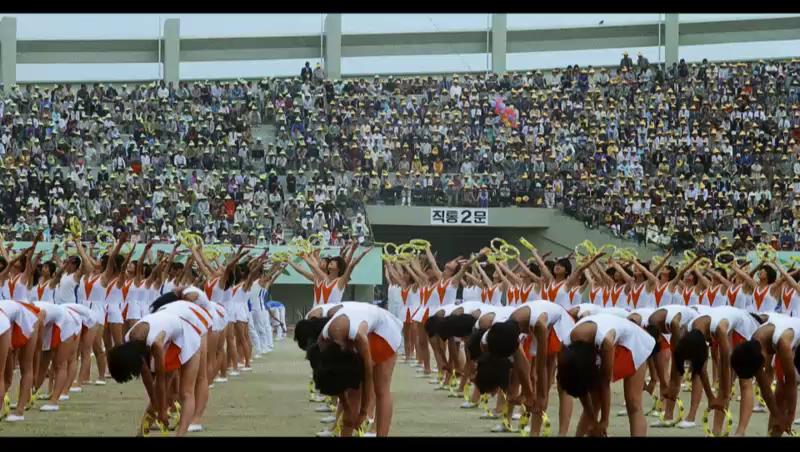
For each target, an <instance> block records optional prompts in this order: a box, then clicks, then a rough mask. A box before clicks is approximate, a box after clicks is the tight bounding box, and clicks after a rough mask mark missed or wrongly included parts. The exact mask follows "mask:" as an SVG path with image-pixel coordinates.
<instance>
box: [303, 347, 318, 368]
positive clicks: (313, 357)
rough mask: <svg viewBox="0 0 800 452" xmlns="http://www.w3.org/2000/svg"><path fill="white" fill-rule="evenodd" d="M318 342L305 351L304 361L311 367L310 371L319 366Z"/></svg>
mask: <svg viewBox="0 0 800 452" xmlns="http://www.w3.org/2000/svg"><path fill="white" fill-rule="evenodd" d="M319 354H320V350H319V342H312V343H311V344H310V345H309V346H308V349H307V350H306V359H307V360H308V363H309V364H310V365H311V369H316V368H317V366H318V365H319Z"/></svg>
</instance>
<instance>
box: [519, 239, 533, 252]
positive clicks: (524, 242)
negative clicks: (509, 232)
mask: <svg viewBox="0 0 800 452" xmlns="http://www.w3.org/2000/svg"><path fill="white" fill-rule="evenodd" d="M519 243H520V245H522V246H524V247H525V248H527V249H528V251H530V252H531V253H532V252H534V251H536V246H534V245H533V243H531V242H529V241H527V240H525V238H524V237H520V238H519Z"/></svg>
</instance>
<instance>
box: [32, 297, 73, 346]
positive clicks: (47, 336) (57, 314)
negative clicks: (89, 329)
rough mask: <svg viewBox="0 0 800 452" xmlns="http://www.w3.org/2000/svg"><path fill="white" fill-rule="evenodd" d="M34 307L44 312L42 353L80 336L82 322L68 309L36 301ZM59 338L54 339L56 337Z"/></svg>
mask: <svg viewBox="0 0 800 452" xmlns="http://www.w3.org/2000/svg"><path fill="white" fill-rule="evenodd" d="M33 305H34V306H36V307H37V308H39V309H41V310H42V312H44V322H43V325H42V351H48V350H50V349H51V348H52V347H53V346H54V345H56V346H57V345H58V344H60V343H61V342H63V341H65V340H67V339H69V338H71V337H72V336H75V335H76V334H80V332H81V326H82V324H81V321H80V320H78V319H76V318H75V316H73V315H72V314H70V312H71V311H69V310H68V309H67V308H65V307H63V306H62V305H57V304H55V303H48V302H42V301H36V302H34V303H33ZM56 334H57V335H58V336H57V337H54V336H55V335H56Z"/></svg>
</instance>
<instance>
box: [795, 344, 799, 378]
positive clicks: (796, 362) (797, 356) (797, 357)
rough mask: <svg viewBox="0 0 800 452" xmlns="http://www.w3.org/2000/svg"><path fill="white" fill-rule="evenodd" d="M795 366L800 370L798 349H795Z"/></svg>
mask: <svg viewBox="0 0 800 452" xmlns="http://www.w3.org/2000/svg"><path fill="white" fill-rule="evenodd" d="M794 368H795V370H797V371H798V372H800V353H797V349H795V350H794Z"/></svg>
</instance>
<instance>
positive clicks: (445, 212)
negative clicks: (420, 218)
mask: <svg viewBox="0 0 800 452" xmlns="http://www.w3.org/2000/svg"><path fill="white" fill-rule="evenodd" d="M431 225H432V226H489V209H473V208H469V207H431Z"/></svg>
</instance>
